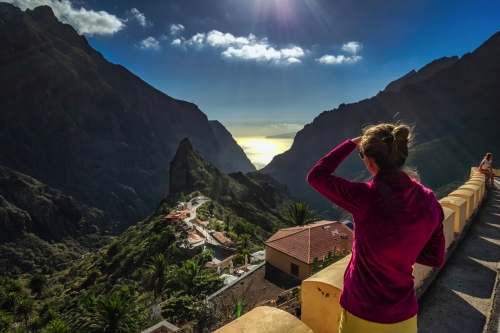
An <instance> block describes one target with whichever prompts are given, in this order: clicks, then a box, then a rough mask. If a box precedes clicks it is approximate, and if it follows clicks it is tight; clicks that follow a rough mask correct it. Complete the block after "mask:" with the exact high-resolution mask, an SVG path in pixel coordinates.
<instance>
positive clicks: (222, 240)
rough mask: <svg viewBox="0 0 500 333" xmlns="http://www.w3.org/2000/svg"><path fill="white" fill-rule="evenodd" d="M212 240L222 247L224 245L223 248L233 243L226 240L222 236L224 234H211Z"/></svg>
mask: <svg viewBox="0 0 500 333" xmlns="http://www.w3.org/2000/svg"><path fill="white" fill-rule="evenodd" d="M213 236H214V238H215V239H217V240H218V241H219V243H221V244H222V245H225V246H231V245H233V244H234V243H233V241H232V240H230V239H229V238H227V237H226V236H224V234H223V233H222V232H214V234H213Z"/></svg>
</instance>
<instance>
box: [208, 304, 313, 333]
mask: <svg viewBox="0 0 500 333" xmlns="http://www.w3.org/2000/svg"><path fill="white" fill-rule="evenodd" d="M238 332H239V333H264V332H265V333H283V332H289V333H313V331H312V330H311V329H310V328H309V327H307V326H306V325H305V324H304V323H302V322H301V321H300V320H299V319H298V318H297V317H294V316H292V315H291V314H289V313H288V312H286V311H283V310H280V309H276V308H274V307H270V306H259V307H256V308H254V309H253V310H252V311H250V312H247V313H246V314H244V315H243V316H241V317H240V318H238V319H235V320H233V321H232V322H230V323H229V324H227V325H226V326H223V327H221V328H219V329H218V330H216V331H215V332H214V333H238Z"/></svg>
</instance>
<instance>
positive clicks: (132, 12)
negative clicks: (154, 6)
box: [127, 8, 153, 27]
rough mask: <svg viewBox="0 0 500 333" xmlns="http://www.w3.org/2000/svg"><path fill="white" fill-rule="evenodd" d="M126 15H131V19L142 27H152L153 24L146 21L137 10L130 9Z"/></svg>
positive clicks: (144, 16) (142, 14)
mask: <svg viewBox="0 0 500 333" xmlns="http://www.w3.org/2000/svg"><path fill="white" fill-rule="evenodd" d="M127 13H129V14H130V15H132V17H133V18H135V19H136V20H137V21H138V22H139V24H140V25H142V26H143V27H150V26H152V25H153V23H151V22H148V20H146V15H144V13H141V12H140V11H139V10H138V9H137V8H132V9H131V10H129V11H127Z"/></svg>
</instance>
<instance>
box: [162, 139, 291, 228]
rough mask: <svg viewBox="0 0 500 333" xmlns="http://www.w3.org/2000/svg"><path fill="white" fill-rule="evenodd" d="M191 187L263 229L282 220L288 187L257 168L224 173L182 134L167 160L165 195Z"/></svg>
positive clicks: (188, 190) (188, 189) (271, 226)
mask: <svg viewBox="0 0 500 333" xmlns="http://www.w3.org/2000/svg"><path fill="white" fill-rule="evenodd" d="M194 191H200V192H201V193H203V194H204V195H206V196H208V197H209V198H210V199H212V200H214V201H217V202H220V203H221V205H222V206H224V207H228V208H230V209H232V210H233V211H234V212H235V213H236V214H237V215H238V216H240V217H242V218H245V219H246V220H247V221H249V222H251V223H253V224H254V225H258V226H260V227H262V229H264V230H265V231H267V232H270V231H273V230H274V229H275V228H276V227H277V226H280V225H282V224H283V223H284V221H283V220H282V215H281V214H280V208H281V207H282V206H283V205H284V204H286V203H289V202H290V201H291V195H290V192H289V191H288V188H287V187H286V186H284V185H282V184H279V183H278V182H277V181H276V180H274V179H272V178H271V177H270V176H269V175H264V174H261V173H259V172H252V173H247V174H243V173H242V172H237V173H231V174H229V175H225V174H223V173H222V172H220V171H219V170H218V169H217V168H216V167H215V166H214V165H212V164H206V163H205V162H204V161H203V158H202V157H201V156H200V154H199V153H198V152H197V151H195V150H194V149H193V146H192V144H191V142H190V141H189V139H187V138H185V139H183V140H182V141H181V142H180V145H179V148H178V149H177V152H176V154H175V157H174V159H173V160H172V162H171V163H170V186H169V192H170V193H169V196H171V197H176V196H178V195H179V194H180V193H192V192H194Z"/></svg>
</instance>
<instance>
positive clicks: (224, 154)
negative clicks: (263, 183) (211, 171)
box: [209, 120, 256, 173]
mask: <svg viewBox="0 0 500 333" xmlns="http://www.w3.org/2000/svg"><path fill="white" fill-rule="evenodd" d="M209 124H210V127H212V130H213V131H214V135H215V137H216V138H217V140H218V141H219V142H220V143H221V146H220V150H221V163H223V164H222V165H221V166H220V169H221V170H230V172H233V171H240V172H244V173H246V172H250V171H255V170H256V168H255V166H254V165H253V164H252V162H250V160H249V159H248V157H247V155H245V152H244V151H243V149H242V148H241V147H240V146H238V144H237V143H236V141H235V140H234V138H233V136H232V135H231V133H229V131H228V130H227V129H226V128H225V127H224V125H222V124H221V123H220V122H218V121H217V120H210V121H209Z"/></svg>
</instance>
